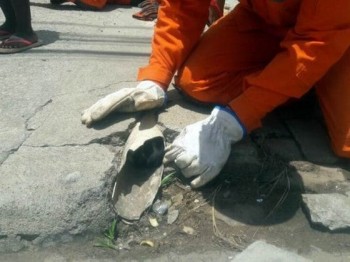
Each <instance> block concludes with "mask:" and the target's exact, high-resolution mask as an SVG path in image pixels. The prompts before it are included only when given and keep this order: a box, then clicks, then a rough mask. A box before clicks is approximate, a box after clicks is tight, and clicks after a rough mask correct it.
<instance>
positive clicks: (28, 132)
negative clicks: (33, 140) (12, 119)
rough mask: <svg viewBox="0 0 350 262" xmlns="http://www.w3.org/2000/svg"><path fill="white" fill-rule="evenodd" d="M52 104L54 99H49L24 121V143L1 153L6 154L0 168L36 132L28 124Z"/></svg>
mask: <svg viewBox="0 0 350 262" xmlns="http://www.w3.org/2000/svg"><path fill="white" fill-rule="evenodd" d="M51 103H52V99H49V100H48V101H46V102H45V103H44V104H42V105H40V106H38V107H37V108H36V109H35V110H34V112H33V113H32V114H31V115H30V116H29V117H27V119H25V121H24V138H23V140H22V142H21V143H20V144H19V145H18V146H17V147H15V148H13V149H11V150H9V151H5V152H1V154H4V157H3V158H2V159H0V166H2V164H3V163H4V162H5V161H6V160H7V159H8V158H9V157H10V156H11V155H13V154H15V153H16V152H17V151H18V150H19V149H20V148H21V147H22V146H23V144H24V143H25V142H26V141H27V139H28V138H29V137H30V136H31V134H32V131H34V130H33V129H30V128H28V122H29V121H30V120H31V119H32V118H33V117H35V115H36V114H37V113H38V112H40V111H42V110H43V109H44V108H45V107H46V106H47V105H49V104H51Z"/></svg>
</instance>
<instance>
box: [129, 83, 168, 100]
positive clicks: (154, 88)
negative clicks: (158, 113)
mask: <svg viewBox="0 0 350 262" xmlns="http://www.w3.org/2000/svg"><path fill="white" fill-rule="evenodd" d="M136 88H140V89H148V90H149V91H148V92H151V93H154V96H155V97H158V98H159V99H163V100H164V102H163V105H162V106H164V105H166V103H167V101H168V96H167V94H166V93H165V91H164V89H163V88H161V87H160V85H158V84H157V83H156V82H154V81H152V80H143V81H141V82H140V83H139V84H138V85H137V86H136Z"/></svg>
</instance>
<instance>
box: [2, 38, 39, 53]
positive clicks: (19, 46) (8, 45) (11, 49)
mask: <svg viewBox="0 0 350 262" xmlns="http://www.w3.org/2000/svg"><path fill="white" fill-rule="evenodd" d="M42 44H43V42H42V41H41V40H38V41H36V42H31V41H29V40H26V39H24V38H22V37H19V36H15V35H12V36H10V38H8V39H6V40H5V41H3V42H2V43H1V44H0V54H14V53H18V52H22V51H24V50H27V49H30V48H34V47H38V46H41V45H42Z"/></svg>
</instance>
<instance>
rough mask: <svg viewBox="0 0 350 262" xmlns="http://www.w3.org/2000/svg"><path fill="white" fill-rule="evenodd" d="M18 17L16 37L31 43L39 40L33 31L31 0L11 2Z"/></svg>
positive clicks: (14, 0)
mask: <svg viewBox="0 0 350 262" xmlns="http://www.w3.org/2000/svg"><path fill="white" fill-rule="evenodd" d="M11 4H12V7H13V10H14V13H15V17H16V32H15V35H16V36H18V37H21V38H24V39H26V40H28V41H31V42H36V41H37V40H38V37H37V35H36V34H35V32H34V31H33V28H32V21H31V13H30V4H29V0H11Z"/></svg>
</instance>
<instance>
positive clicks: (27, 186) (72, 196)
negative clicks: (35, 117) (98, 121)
mask: <svg viewBox="0 0 350 262" xmlns="http://www.w3.org/2000/svg"><path fill="white" fill-rule="evenodd" d="M113 159H114V153H112V152H110V151H109V150H108V149H107V148H106V147H105V146H101V145H97V144H94V145H88V146H69V147H45V148H42V147H36V148H35V147H27V146H24V147H21V148H20V149H19V150H18V152H16V154H13V155H11V156H10V157H9V158H8V159H7V161H6V162H5V163H3V164H2V165H1V167H0V180H1V181H2V182H1V187H2V189H1V191H0V214H1V219H0V236H11V235H17V236H33V239H35V238H39V239H40V238H45V237H47V236H52V235H58V234H71V235H76V234H79V233H81V232H84V231H92V232H98V231H99V230H102V229H103V227H104V225H105V223H106V222H107V221H108V220H109V219H110V218H111V214H112V212H111V211H110V209H109V203H108V197H107V193H108V192H109V189H108V187H110V183H109V182H108V181H109V179H108V178H109V176H110V174H109V173H108V171H109V170H110V169H111V168H113V165H114V164H113ZM24 238H25V237H24ZM33 239H32V240H33Z"/></svg>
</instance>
